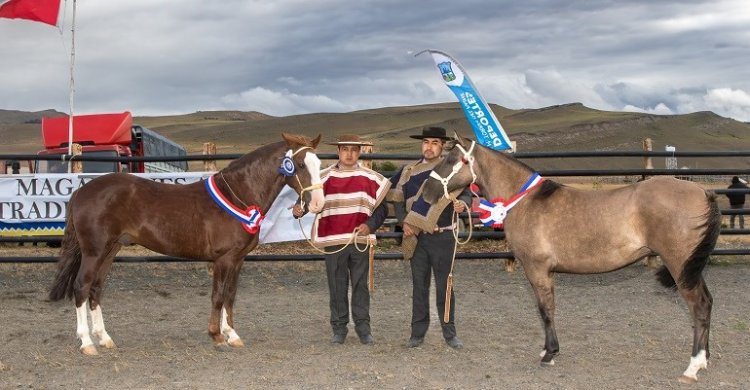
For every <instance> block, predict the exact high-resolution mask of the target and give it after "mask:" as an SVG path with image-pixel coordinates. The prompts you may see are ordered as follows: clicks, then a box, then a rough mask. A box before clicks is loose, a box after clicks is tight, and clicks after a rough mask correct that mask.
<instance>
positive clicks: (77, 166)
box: [70, 144, 83, 173]
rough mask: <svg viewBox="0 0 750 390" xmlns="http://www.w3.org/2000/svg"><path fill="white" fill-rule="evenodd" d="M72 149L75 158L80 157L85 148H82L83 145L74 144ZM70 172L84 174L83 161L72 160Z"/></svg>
mask: <svg viewBox="0 0 750 390" xmlns="http://www.w3.org/2000/svg"><path fill="white" fill-rule="evenodd" d="M70 149H71V153H73V156H80V155H81V154H82V153H83V146H81V144H73V145H72V146H71V148H70ZM70 172H71V173H82V172H83V161H81V160H73V159H71V160H70Z"/></svg>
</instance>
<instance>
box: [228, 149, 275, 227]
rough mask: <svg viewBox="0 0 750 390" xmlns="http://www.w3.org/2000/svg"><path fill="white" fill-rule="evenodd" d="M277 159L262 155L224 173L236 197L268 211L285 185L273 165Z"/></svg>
mask: <svg viewBox="0 0 750 390" xmlns="http://www.w3.org/2000/svg"><path fill="white" fill-rule="evenodd" d="M275 161H276V160H275V159H274V158H270V156H262V157H260V158H255V159H253V160H251V161H249V162H248V163H247V164H245V165H243V166H241V167H233V169H231V170H227V171H226V172H223V175H224V178H225V179H226V181H227V183H228V184H229V186H230V187H231V189H232V191H233V192H234V195H235V196H236V197H238V198H239V199H240V200H241V201H242V202H244V203H246V204H247V205H248V206H251V205H255V206H258V207H260V208H261V210H263V213H266V212H267V211H268V209H270V208H271V204H272V203H273V201H274V200H275V199H276V197H277V196H278V195H279V193H280V192H281V189H282V188H283V187H284V180H283V179H282V177H281V176H280V175H279V174H278V172H277V171H276V167H275V166H274V165H273V164H274V162H275ZM228 195H230V194H225V196H228Z"/></svg>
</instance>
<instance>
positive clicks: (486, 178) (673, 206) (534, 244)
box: [422, 135, 720, 383]
mask: <svg viewBox="0 0 750 390" xmlns="http://www.w3.org/2000/svg"><path fill="white" fill-rule="evenodd" d="M473 182H476V184H477V185H479V188H480V189H481V190H482V192H483V193H484V196H485V197H486V198H487V199H492V200H493V202H495V203H493V204H494V205H497V206H495V207H491V211H487V214H491V215H492V216H493V217H494V219H493V218H488V220H493V221H496V222H497V221H503V219H504V221H503V224H504V228H505V234H506V240H507V242H508V245H509V246H510V249H511V251H512V252H513V255H514V256H515V257H516V259H518V260H519V261H520V262H521V264H522V265H523V270H524V273H525V275H526V278H527V279H528V281H529V283H530V284H531V287H532V289H533V291H534V294H535V296H536V300H537V304H538V306H539V314H540V315H541V319H542V323H543V327H544V334H545V341H544V349H543V350H542V353H541V355H540V356H541V358H542V359H541V363H542V365H552V364H554V360H553V358H554V356H555V355H557V353H558V352H559V344H558V340H557V334H556V332H555V317H554V315H555V301H554V299H555V296H554V282H553V273H554V272H562V273H572V274H589V273H602V272H609V271H613V270H617V269H620V268H622V267H625V266H627V265H629V264H632V263H634V262H635V261H637V260H639V259H641V258H643V257H645V256H648V255H654V254H657V255H659V256H661V259H662V260H663V263H664V265H663V266H662V267H661V268H660V269H659V270H658V271H657V273H656V275H657V279H658V280H659V281H660V282H661V284H662V285H664V286H665V287H670V288H674V289H677V291H679V293H680V295H681V296H682V298H683V299H684V300H685V302H686V303H687V306H688V308H689V309H690V314H691V315H692V318H693V328H694V335H693V351H692V355H691V358H690V363H689V365H688V368H687V369H686V370H685V372H684V373H683V374H682V376H681V377H680V381H681V382H684V383H692V382H695V381H697V379H698V376H697V374H698V371H699V370H700V369H701V368H706V367H707V364H708V357H709V350H708V334H709V328H710V322H711V306H712V303H713V299H712V297H711V294H710V293H709V291H708V288H707V287H706V283H705V281H704V279H703V269H704V267H705V266H706V263H707V262H708V256H709V254H710V253H711V251H712V250H713V248H714V246H715V244H716V240H717V237H718V235H719V230H720V213H719V209H718V206H717V204H716V200H715V197H716V196H715V195H714V194H713V193H712V192H710V191H706V190H704V189H703V188H701V187H700V186H698V185H697V184H695V183H691V182H687V181H683V180H677V179H674V178H671V177H654V178H651V179H649V180H645V181H642V182H639V183H635V184H632V185H628V186H625V187H622V188H617V189H612V190H599V191H594V190H590V191H589V190H580V189H574V188H571V187H568V186H564V185H561V184H558V183H556V182H554V181H552V180H543V179H542V178H541V177H539V175H538V174H536V173H535V172H534V170H532V169H531V168H529V167H528V166H526V165H525V164H523V163H521V162H518V161H517V160H515V159H514V158H513V157H511V156H509V155H507V154H504V153H500V152H497V151H494V150H491V149H489V148H486V147H483V146H481V145H478V144H476V143H475V142H474V141H470V140H468V139H465V138H463V137H460V136H458V135H457V140H456V143H455V147H453V149H452V150H450V152H449V153H448V154H447V156H446V158H445V159H444V160H443V161H442V162H441V163H440V164H438V165H437V166H436V167H435V168H434V169H433V171H432V173H431V177H430V179H428V180H427V181H426V182H425V185H424V188H423V192H422V196H423V198H424V200H425V201H426V202H428V203H432V202H435V201H436V200H438V199H439V198H440V197H441V196H445V197H449V195H448V194H449V193H450V192H452V191H453V190H455V189H458V188H463V187H466V186H468V185H470V184H471V183H473Z"/></svg>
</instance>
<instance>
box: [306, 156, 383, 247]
mask: <svg viewBox="0 0 750 390" xmlns="http://www.w3.org/2000/svg"><path fill="white" fill-rule="evenodd" d="M321 179H322V181H323V193H324V194H325V205H324V206H323V211H321V212H320V215H319V218H317V219H316V220H315V224H314V225H313V228H312V233H313V243H314V244H315V246H316V247H319V248H322V247H326V246H331V245H343V244H346V243H347V242H349V240H350V239H351V236H352V232H353V231H354V228H355V227H357V226H359V225H360V224H362V223H364V222H365V221H367V219H368V218H369V217H370V215H372V212H373V210H374V209H375V208H376V207H377V206H378V205H379V204H380V202H381V201H383V199H384V198H385V195H386V193H388V189H390V187H391V182H390V181H388V179H386V178H385V177H383V175H381V174H379V173H377V172H375V171H373V170H371V169H367V168H364V167H361V166H359V165H358V166H357V167H356V168H354V169H339V167H338V165H333V166H331V167H329V168H327V169H325V170H323V171H322V172H321ZM357 242H360V243H365V242H367V237H366V236H364V237H357Z"/></svg>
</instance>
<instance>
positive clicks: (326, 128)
mask: <svg viewBox="0 0 750 390" xmlns="http://www.w3.org/2000/svg"><path fill="white" fill-rule="evenodd" d="M492 108H493V111H494V112H495V115H496V116H497V117H498V119H499V120H500V122H501V123H502V124H503V126H504V127H505V129H506V131H507V132H508V134H509V136H510V137H511V139H513V140H514V141H516V142H517V143H518V147H519V150H521V151H553V150H557V151H560V150H562V151H573V150H577V151H590V150H640V149H641V142H642V140H643V139H644V138H646V137H650V138H651V139H652V140H653V142H654V148H655V150H663V148H664V146H665V145H667V144H668V145H674V146H676V147H677V150H681V151H691V150H747V149H750V124H747V123H743V122H738V121H735V120H732V119H728V118H724V117H720V116H718V115H716V114H714V113H712V112H697V113H692V114H686V115H650V114H641V113H628V112H610V111H599V110H594V109H591V108H588V107H585V106H583V105H582V104H579V103H573V104H565V105H559V106H552V107H546V108H541V109H525V110H511V109H507V108H504V107H501V106H497V105H493V106H492ZM136 114H137V113H136ZM43 115H47V116H57V115H63V114H62V113H58V112H55V111H42V112H33V113H30V112H20V111H7V110H0V137H2V139H3V141H4V142H3V146H2V147H0V153H33V152H35V151H36V150H38V149H39V148H40V144H41V138H40V119H41V117H42V116H43ZM135 121H136V122H137V123H139V124H141V125H143V126H146V127H149V128H151V129H153V130H156V131H158V132H160V133H162V134H164V135H165V136H167V137H169V138H171V139H174V140H175V141H177V142H179V143H181V144H183V145H185V147H186V148H188V150H189V151H190V152H191V153H198V152H199V151H200V149H201V145H202V144H203V143H204V142H214V143H216V144H217V147H218V151H219V153H241V152H246V151H250V150H252V149H254V148H256V147H257V146H259V145H262V144H265V143H268V142H273V141H276V140H278V139H279V133H280V132H282V131H285V132H291V133H301V134H306V135H308V136H316V135H317V134H323V138H324V140H327V141H329V140H333V139H334V138H335V137H336V136H337V135H339V134H342V133H356V134H360V135H362V136H364V137H366V138H369V139H371V140H373V141H374V142H375V144H376V152H384V153H412V152H414V153H416V152H417V151H418V149H417V144H416V143H415V142H414V140H411V139H410V138H408V135H410V134H416V133H418V132H419V129H421V128H422V127H423V126H427V125H438V126H444V127H446V128H448V129H449V130H455V131H457V132H459V133H460V134H463V135H467V136H471V135H472V132H471V128H470V126H469V124H468V122H467V121H466V120H465V118H464V115H463V113H462V112H461V109H460V107H459V106H458V104H457V103H444V104H430V105H420V106H405V107H386V108H378V109H371V110H362V111H354V112H349V113H316V114H304V115H293V116H287V117H272V116H269V115H265V114H262V113H258V112H240V111H199V112H196V113H192V114H187V115H176V116H159V117H139V116H137V117H135ZM320 150H321V151H323V152H332V151H333V147H331V146H327V145H326V146H323V147H322V148H321V149H320ZM527 163H529V164H530V165H532V166H534V167H537V168H540V169H542V168H548V167H556V168H565V167H576V168H586V167H615V166H616V167H621V168H624V167H641V166H642V159H641V158H629V159H609V160H607V161H604V162H603V161H602V160H601V159H599V160H587V159H577V160H570V161H568V162H562V161H560V160H559V159H553V160H550V159H544V160H541V159H540V160H528V161H527ZM654 163H655V166H656V167H657V168H658V167H663V166H664V161H663V160H662V159H655V161H654ZM678 163H679V165H680V166H689V167H734V168H748V167H750V159H747V158H745V159H742V158H732V159H706V158H702V159H689V158H681V159H679V161H678Z"/></svg>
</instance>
